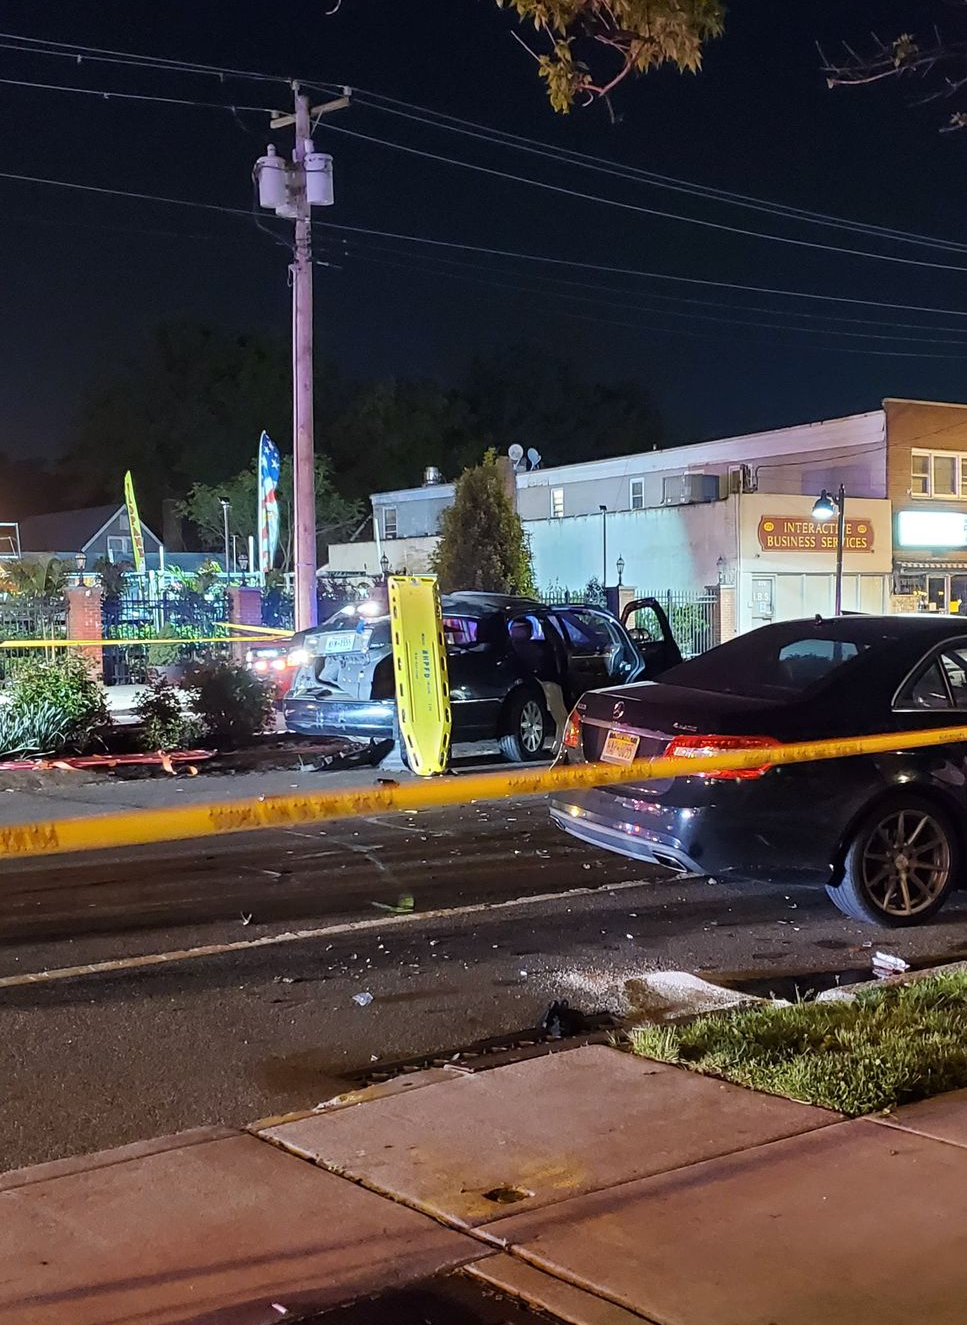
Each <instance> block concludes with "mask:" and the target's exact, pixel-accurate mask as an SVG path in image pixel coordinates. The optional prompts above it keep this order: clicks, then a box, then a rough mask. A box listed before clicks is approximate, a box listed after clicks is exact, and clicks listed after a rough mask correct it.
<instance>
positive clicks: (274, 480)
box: [258, 432, 281, 575]
mask: <svg viewBox="0 0 967 1325" xmlns="http://www.w3.org/2000/svg"><path fill="white" fill-rule="evenodd" d="M280 464H281V461H280V459H279V448H278V447H277V446H276V445H275V443H274V442H273V441H272V438H271V437H270V436H269V434H268V433H267V432H263V434H262V436H261V438H260V439H259V509H258V531H259V570H260V571H261V572H262V574H263V575H264V574H265V573H266V572H267V571H270V570H271V569H272V568H273V566H274V565H275V553H276V549H277V548H278V546H279V504H278V501H277V500H276V489H277V488H278V485H279V467H280Z"/></svg>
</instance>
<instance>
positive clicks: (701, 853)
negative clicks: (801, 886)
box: [550, 766, 849, 883]
mask: <svg viewBox="0 0 967 1325" xmlns="http://www.w3.org/2000/svg"><path fill="white" fill-rule="evenodd" d="M807 767H808V766H807ZM811 777H812V775H811V774H807V775H806V776H805V777H803V776H800V777H797V778H796V783H801V782H807V780H810V779H811ZM791 784H792V779H791V778H788V776H787V777H783V778H778V777H777V778H774V779H773V778H770V779H769V781H766V780H763V781H762V782H737V783H733V784H727V785H723V784H718V785H717V786H713V785H710V784H708V783H702V782H700V781H699V780H698V779H693V778H687V779H681V780H680V781H679V782H677V783H676V784H675V785H674V788H673V789H671V790H670V791H669V792H668V793H667V794H665V795H663V796H659V797H655V796H654V795H649V794H648V793H647V792H644V793H643V792H642V791H638V790H637V789H636V788H634V787H623V786H617V787H614V786H612V787H608V788H604V787H599V788H595V789H593V790H589V791H575V792H569V793H566V794H563V795H557V796H554V797H552V799H551V806H550V812H551V818H552V819H553V821H554V823H555V824H557V826H558V827H559V828H563V829H564V831H565V832H566V833H570V834H571V836H572V837H576V838H580V840H581V841H583V842H587V843H589V844H590V845H592V846H597V847H601V848H603V849H605V850H607V851H614V852H617V853H619V854H620V855H623V856H630V857H631V858H632V859H633V860H641V861H647V862H648V863H649V864H656V865H663V866H665V867H666V868H668V869H673V870H677V871H678V872H679V873H681V872H684V873H689V874H709V875H715V876H716V877H717V878H721V877H726V876H727V877H730V878H733V879H766V880H772V881H775V882H788V883H827V882H829V881H830V879H831V877H832V863H833V861H834V860H835V859H836V855H837V849H838V845H839V843H840V841H841V840H842V832H843V825H844V822H845V819H846V817H847V816H848V814H849V811H848V809H847V808H846V806H844V805H837V807H836V808H835V809H834V808H833V807H832V806H831V805H829V804H828V803H827V804H825V805H824V804H822V801H821V798H820V796H819V795H818V794H817V795H816V796H815V797H814V798H812V800H811V799H810V797H809V795H808V794H802V795H799V794H797V792H799V791H800V787H799V786H796V785H791ZM802 790H803V791H805V788H803V789H802Z"/></svg>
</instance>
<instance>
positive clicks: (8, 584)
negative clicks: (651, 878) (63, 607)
mask: <svg viewBox="0 0 967 1325" xmlns="http://www.w3.org/2000/svg"><path fill="white" fill-rule="evenodd" d="M0 577H2V579H0V583H2V587H3V588H5V589H6V590H7V591H8V592H9V593H14V594H20V595H22V596H23V597H25V598H33V599H35V600H36V601H37V602H38V603H42V604H44V605H46V606H55V605H58V604H60V603H61V602H62V601H63V598H64V591H65V589H66V588H67V563H66V562H64V561H61V560H59V558H57V557H49V558H48V559H47V560H46V561H44V560H42V559H41V558H37V559H33V558H27V559H24V560H22V561H5V562H4V563H3V566H2V570H0Z"/></svg>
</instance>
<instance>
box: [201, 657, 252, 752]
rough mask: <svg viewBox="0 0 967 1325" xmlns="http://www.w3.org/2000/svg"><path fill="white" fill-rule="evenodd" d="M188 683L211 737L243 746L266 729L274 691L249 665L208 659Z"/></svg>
mask: <svg viewBox="0 0 967 1325" xmlns="http://www.w3.org/2000/svg"><path fill="white" fill-rule="evenodd" d="M184 685H185V689H186V690H190V691H191V692H192V694H193V695H194V700H193V706H194V709H195V712H196V713H197V714H198V718H199V720H200V721H201V724H202V727H203V729H204V732H205V735H206V736H208V737H209V738H210V739H211V740H213V741H216V742H218V743H219V744H223V745H224V744H230V745H240V744H242V743H244V742H245V741H250V740H251V739H252V737H253V736H257V735H258V734H259V733H260V732H262V731H264V730H265V726H266V724H267V722H268V720H269V717H270V715H271V713H272V709H273V701H272V691H271V689H270V688H269V686H268V685H266V683H265V682H264V681H261V680H260V679H259V678H258V677H257V676H256V675H255V673H254V672H250V671H249V669H248V668H247V667H243V666H242V665H241V664H239V663H234V662H221V661H214V660H213V661H210V662H205V663H202V664H201V665H200V666H199V667H196V668H195V670H194V671H193V672H191V674H190V675H189V676H188V678H187V679H186V681H185V683H184Z"/></svg>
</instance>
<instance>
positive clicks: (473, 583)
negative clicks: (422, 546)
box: [433, 451, 534, 595]
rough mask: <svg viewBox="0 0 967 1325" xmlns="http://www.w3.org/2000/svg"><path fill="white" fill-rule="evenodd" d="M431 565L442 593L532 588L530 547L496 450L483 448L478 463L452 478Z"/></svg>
mask: <svg viewBox="0 0 967 1325" xmlns="http://www.w3.org/2000/svg"><path fill="white" fill-rule="evenodd" d="M433 569H434V570H435V571H436V573H437V575H438V576H439V579H440V588H441V589H442V590H443V592H444V593H448V592H452V591H454V590H456V589H481V590H485V591H487V592H490V593H517V594H527V595H531V594H533V593H534V568H533V564H532V561H531V554H530V548H529V547H528V545H527V539H526V537H525V535H524V527H523V525H522V524H521V522H520V517H519V516H518V514H517V512H516V511H515V510H514V508H513V506H512V505H511V502H510V498H509V496H508V495H507V490H506V488H505V486H504V479H503V476H502V474H501V471H500V468H499V467H498V464H497V457H496V454H495V452H493V451H488V452H487V454H486V455H485V456H484V462H483V464H482V465H476V466H475V467H474V468H473V469H467V470H464V472H463V474H462V475H461V477H460V478H459V479H458V480H457V486H456V493H455V494H454V499H453V505H452V506H450V507H448V509H447V510H445V511H444V512H443V515H442V516H441V518H440V542H439V544H438V546H437V549H436V551H435V553H434V555H433Z"/></svg>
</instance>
